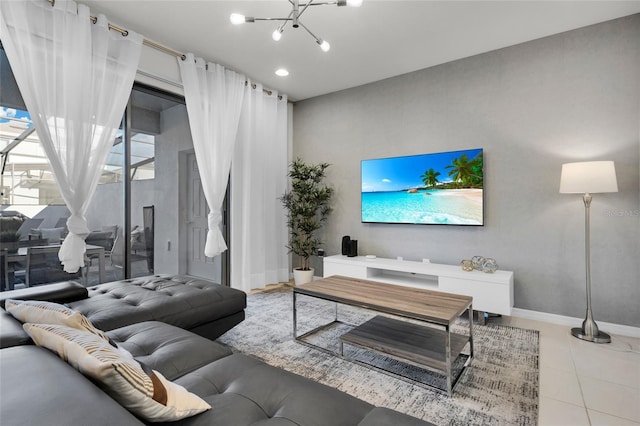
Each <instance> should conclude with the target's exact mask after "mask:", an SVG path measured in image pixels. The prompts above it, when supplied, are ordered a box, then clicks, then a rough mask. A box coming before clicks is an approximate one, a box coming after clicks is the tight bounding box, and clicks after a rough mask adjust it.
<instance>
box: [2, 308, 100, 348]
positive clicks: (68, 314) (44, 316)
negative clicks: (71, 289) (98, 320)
mask: <svg viewBox="0 0 640 426" xmlns="http://www.w3.org/2000/svg"><path fill="white" fill-rule="evenodd" d="M5 310H6V311H7V312H9V313H10V314H11V315H13V317H14V318H15V319H17V320H18V321H21V322H23V323H24V322H29V323H35V324H57V325H66V326H67V327H71V328H75V329H77V330H84V331H88V332H89V333H93V334H95V335H96V336H98V337H100V338H101V339H102V340H105V341H107V342H108V341H109V337H107V335H105V334H104V333H103V332H102V331H101V330H98V329H97V328H95V327H94V326H93V324H91V321H89V320H88V319H87V318H86V317H85V316H84V315H82V313H80V312H77V311H74V310H72V309H69V308H67V307H66V306H64V305H60V304H58V303H53V302H44V301H39V300H13V299H9V300H7V301H6V302H5Z"/></svg>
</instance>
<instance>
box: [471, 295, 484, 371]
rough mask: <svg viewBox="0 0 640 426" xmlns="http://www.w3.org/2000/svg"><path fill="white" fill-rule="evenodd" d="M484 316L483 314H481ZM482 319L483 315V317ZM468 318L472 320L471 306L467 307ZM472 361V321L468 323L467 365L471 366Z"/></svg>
mask: <svg viewBox="0 0 640 426" xmlns="http://www.w3.org/2000/svg"><path fill="white" fill-rule="evenodd" d="M483 314H484V312H483ZM483 317H484V315H483ZM469 318H473V306H472V305H469ZM472 359H473V321H469V359H468V360H467V365H470V364H471V360H472Z"/></svg>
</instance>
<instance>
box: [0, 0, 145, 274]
mask: <svg viewBox="0 0 640 426" xmlns="http://www.w3.org/2000/svg"><path fill="white" fill-rule="evenodd" d="M0 11H1V12H2V13H1V14H0V36H1V37H2V43H3V45H4V48H5V51H6V53H7V57H8V59H9V63H10V64H11V68H12V69H13V71H14V75H15V78H16V81H17V83H18V87H19V88H20V92H21V94H22V97H23V98H24V101H25V104H26V106H27V109H28V110H29V113H30V114H31V118H32V120H33V124H34V126H35V128H36V132H37V134H38V137H39V138H40V141H41V143H42V147H43V149H44V152H45V154H46V156H47V158H48V160H49V163H50V165H51V170H52V173H53V176H54V179H55V181H56V183H57V185H58V187H59V189H60V193H61V195H62V197H63V199H64V201H65V203H66V204H67V207H68V208H69V211H70V212H71V216H70V217H69V219H68V221H67V227H68V229H69V234H68V236H67V238H65V240H64V242H63V244H62V247H61V248H60V251H59V258H60V260H61V262H62V264H63V265H64V269H65V271H67V272H76V271H77V270H78V269H79V268H80V267H82V266H84V253H85V243H84V239H85V238H86V236H87V235H88V234H89V229H88V227H87V222H86V218H85V213H86V210H87V207H88V206H89V203H90V201H91V198H92V196H93V194H94V192H95V189H96V186H97V185H98V181H99V179H100V175H101V174H102V171H103V168H104V165H105V162H106V160H107V155H108V154H109V151H110V149H111V147H112V146H113V143H114V139H115V136H116V132H117V129H118V127H119V125H120V122H121V119H122V115H123V113H124V110H125V107H126V103H127V100H128V98H129V95H130V93H131V89H132V87H133V81H134V78H135V73H136V70H137V68H138V62H139V59H140V51H141V47H142V41H143V39H142V36H140V35H139V34H136V33H134V32H131V31H130V32H129V34H128V35H127V36H126V37H123V35H122V34H120V33H119V32H117V31H111V30H109V27H108V21H107V19H106V18H105V17H104V16H103V15H99V16H98V17H97V21H96V23H95V24H94V23H93V22H92V21H91V20H90V13H89V8H88V7H86V6H85V5H82V4H76V3H75V2H73V1H67V0H57V1H56V2H55V4H54V5H53V6H52V5H51V4H49V3H48V2H46V1H43V0H24V1H2V2H0Z"/></svg>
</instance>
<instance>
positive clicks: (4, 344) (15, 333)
mask: <svg viewBox="0 0 640 426" xmlns="http://www.w3.org/2000/svg"><path fill="white" fill-rule="evenodd" d="M29 343H31V337H29V335H28V334H27V332H26V331H24V329H23V328H22V323H21V322H20V321H18V320H17V319H15V318H14V317H12V316H11V314H9V313H8V312H5V311H2V310H0V348H8V347H11V346H19V345H26V344H29Z"/></svg>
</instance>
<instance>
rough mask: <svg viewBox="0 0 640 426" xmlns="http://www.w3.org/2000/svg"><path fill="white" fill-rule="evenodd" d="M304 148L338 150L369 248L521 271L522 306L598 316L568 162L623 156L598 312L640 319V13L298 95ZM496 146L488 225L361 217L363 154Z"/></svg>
mask: <svg viewBox="0 0 640 426" xmlns="http://www.w3.org/2000/svg"><path fill="white" fill-rule="evenodd" d="M293 132H294V135H293V144H294V146H293V148H294V156H300V157H302V158H303V159H305V160H307V161H313V162H325V161H326V162H329V163H332V166H331V167H330V168H329V169H328V172H329V180H330V183H331V184H332V185H333V186H334V187H335V190H336V196H335V203H334V206H335V211H334V213H333V215H332V217H331V218H330V220H329V223H328V225H327V226H326V228H325V233H324V236H325V240H326V251H327V254H336V253H339V252H340V239H341V237H342V235H350V236H351V238H353V239H357V240H358V241H359V251H360V253H361V254H366V253H373V254H376V255H378V256H386V257H396V256H403V257H404V258H405V259H412V260H419V259H422V258H430V259H431V261H432V262H441V263H449V264H458V263H459V262H460V260H461V259H464V258H470V257H472V256H474V255H482V256H485V257H493V258H495V259H496V260H497V261H498V264H499V265H500V267H501V269H507V270H513V271H514V272H515V305H516V307H518V308H521V309H527V310H533V311H540V312H547V313H553V314H559V315H566V316H571V317H578V318H580V317H584V309H585V305H586V302H585V275H584V269H585V264H584V219H583V217H584V206H583V203H582V199H581V197H580V196H579V195H569V194H559V192H558V189H559V183H560V169H561V165H562V163H565V162H571V161H583V160H592V159H593V160H598V159H611V160H614V161H615V164H616V169H617V176H618V186H619V192H618V193H614V194H595V195H594V200H593V203H592V220H591V236H592V246H591V256H592V295H593V303H594V315H595V317H596V319H597V320H601V321H606V322H611V323H616V324H624V325H632V326H640V310H639V309H638V301H640V278H639V277H640V262H639V261H638V260H639V259H640V173H639V169H640V15H634V16H631V17H626V18H622V19H619V20H615V21H610V22H606V23H602V24H598V25H594V26H591V27H586V28H583V29H578V30H575V31H570V32H567V33H563V34H559V35H555V36H551V37H547V38H543V39H540V40H536V41H532V42H528V43H524V44H521V45H517V46H513V47H509V48H505V49H500V50H497V51H493V52H489V53H486V54H482V55H478V56H474V57H471V58H466V59H462V60H459V61H455V62H451V63H448V64H444V65H441V66H436V67H433V68H429V69H425V70H421V71H417V72H414V73H410V74H406V75H402V76H399V77H395V78H391V79H388V80H384V81H380V82H376V83H373V84H369V85H366V86H361V87H357V88H354V89H349V90H345V91H342V92H338V93H334V94H329V95H325V96H321V97H317V98H313V99H309V100H305V101H301V102H298V103H297V104H296V105H295V107H294V115H293ZM477 147H482V148H484V163H485V226H484V227H455V226H433V225H431V226H424V225H422V226H419V225H384V224H362V223H360V187H359V185H360V160H362V159H368V158H379V157H389V156H398V155H410V154H420V153H430V152H439V151H451V150H460V149H467V148H477Z"/></svg>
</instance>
